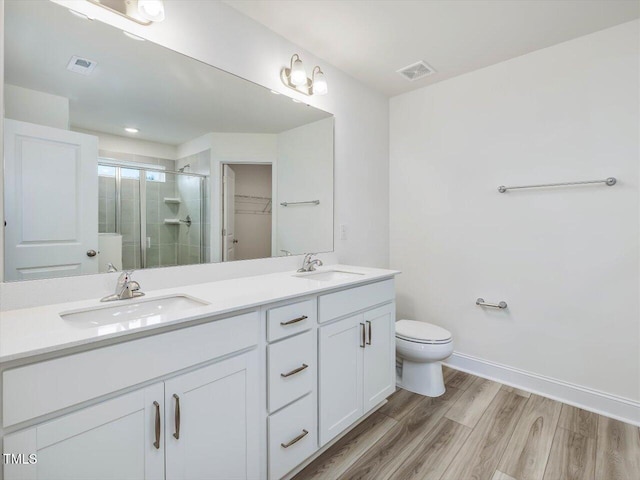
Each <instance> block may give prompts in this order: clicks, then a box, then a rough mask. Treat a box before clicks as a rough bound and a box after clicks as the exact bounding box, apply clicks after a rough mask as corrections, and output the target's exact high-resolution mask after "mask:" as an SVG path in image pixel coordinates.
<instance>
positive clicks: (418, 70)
mask: <svg viewBox="0 0 640 480" xmlns="http://www.w3.org/2000/svg"><path fill="white" fill-rule="evenodd" d="M396 71H397V72H398V73H399V74H400V75H402V76H403V77H404V78H406V79H407V80H409V81H410V82H413V81H414V80H418V79H420V78H423V77H428V76H429V75H432V74H434V73H436V69H435V68H433V67H432V66H430V65H428V64H427V63H426V62H423V61H422V60H421V61H419V62H416V63H413V64H411V65H409V66H406V67H404V68H401V69H400V70H396Z"/></svg>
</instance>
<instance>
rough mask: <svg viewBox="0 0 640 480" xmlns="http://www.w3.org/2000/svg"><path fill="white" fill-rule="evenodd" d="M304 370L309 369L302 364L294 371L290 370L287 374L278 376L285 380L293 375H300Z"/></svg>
mask: <svg viewBox="0 0 640 480" xmlns="http://www.w3.org/2000/svg"><path fill="white" fill-rule="evenodd" d="M306 368H309V365H307V364H306V363H303V364H302V366H301V367H298V368H296V369H295V370H291V371H290V372H289V373H281V374H280V376H281V377H284V378H287V377H290V376H291V375H295V374H296V373H300V372H301V371H303V370H304V369H306Z"/></svg>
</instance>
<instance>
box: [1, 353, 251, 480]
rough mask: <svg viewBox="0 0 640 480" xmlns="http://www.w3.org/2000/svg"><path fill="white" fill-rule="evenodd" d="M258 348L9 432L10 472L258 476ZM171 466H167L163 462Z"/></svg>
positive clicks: (148, 478)
mask: <svg viewBox="0 0 640 480" xmlns="http://www.w3.org/2000/svg"><path fill="white" fill-rule="evenodd" d="M257 394H258V371H257V354H256V352H255V351H253V352H248V353H245V354H241V355H237V356H235V357H232V358H230V359H227V360H223V361H220V362H218V363H214V364H212V365H208V366H206V367H202V368H199V369H197V370H194V371H192V372H189V373H185V374H182V375H179V376H176V377H174V378H171V379H168V380H166V381H165V382H160V383H156V384H153V385H151V386H149V387H146V388H142V389H140V390H136V391H134V392H132V393H128V394H125V395H122V396H120V397H116V398H114V399H111V400H107V401H104V402H101V403H98V404H97V405H94V406H91V407H88V408H85V409H82V410H79V411H77V412H74V413H71V414H69V415H65V416H62V417H60V418H57V419H55V420H52V421H50V422H44V423H42V424H40V425H37V426H35V427H32V428H29V429H27V430H22V431H20V432H17V433H14V434H11V435H7V436H6V437H5V439H4V450H5V452H19V453H24V454H25V455H28V454H30V453H35V454H37V463H35V464H33V465H29V466H28V467H25V466H24V465H16V466H13V465H8V466H5V472H4V473H5V480H17V479H20V480H23V479H24V480H27V479H29V480H31V479H42V480H55V479H60V480H74V479H77V480H87V479H91V480H102V479H104V480H114V479H131V480H156V479H158V480H161V479H164V478H167V479H171V480H191V479H196V478H206V479H211V480H234V479H255V478H258V476H259V474H258V467H259V465H258V456H259V451H258V450H259V438H258V435H259V428H258V421H259V420H258V409H257V408H255V401H254V400H253V399H256V398H257ZM165 466H166V470H165Z"/></svg>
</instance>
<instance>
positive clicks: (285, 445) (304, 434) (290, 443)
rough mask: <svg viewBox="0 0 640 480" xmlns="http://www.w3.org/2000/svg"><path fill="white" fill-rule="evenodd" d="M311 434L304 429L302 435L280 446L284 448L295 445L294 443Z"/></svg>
mask: <svg viewBox="0 0 640 480" xmlns="http://www.w3.org/2000/svg"><path fill="white" fill-rule="evenodd" d="M308 434H309V432H308V431H306V430H304V429H303V430H302V433H301V434H300V435H298V436H297V437H296V438H294V439H293V440H291V441H290V442H289V443H281V444H280V446H281V447H282V448H289V447H290V446H291V445H293V444H294V443H298V442H299V441H300V440H302V439H303V438H304V437H306V436H307V435H308Z"/></svg>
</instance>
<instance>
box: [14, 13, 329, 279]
mask: <svg viewBox="0 0 640 480" xmlns="http://www.w3.org/2000/svg"><path fill="white" fill-rule="evenodd" d="M4 20H5V29H4V35H5V78H4V81H5V120H4V122H5V123H4V163H5V179H4V182H5V183H4V200H5V221H6V226H5V232H4V235H5V251H4V258H5V271H4V279H5V280H7V281H13V280H29V279H39V278H51V277H60V276H70V275H79V274H86V273H98V272H106V271H108V270H113V269H118V270H120V269H136V268H150V267H164V266H174V265H189V264H195V263H204V262H220V261H230V260H244V259H253V258H263V257H270V256H281V255H289V254H300V253H304V252H309V251H313V252H325V251H330V250H332V249H333V116H332V115H331V114H328V113H326V112H323V111H321V110H318V109H315V108H312V107H310V106H308V105H305V104H302V103H296V102H292V101H291V99H290V98H288V97H286V96H284V95H274V94H273V93H272V92H270V91H269V90H267V89H265V88H263V87H260V86H258V85H255V84H253V83H251V82H248V81H246V80H243V79H241V78H238V77H236V76H234V75H231V74H229V73H226V72H223V71H221V70H219V69H217V68H214V67H212V66H210V65H206V64H204V63H201V62H199V61H196V60H194V59H192V58H189V57H186V56H184V55H181V54H178V53H176V52H174V51H172V50H169V49H166V48H164V47H161V46H159V45H156V44H153V43H151V42H148V41H139V40H136V39H135V38H132V37H131V36H127V35H123V32H122V31H120V30H118V29H116V28H114V27H111V26H108V25H106V24H103V23H100V22H98V21H89V20H87V19H83V18H79V17H78V16H75V15H72V14H71V13H70V12H69V10H67V9H66V8H64V7H62V6H59V5H57V4H54V3H52V2H49V1H46V0H42V1H29V2H22V1H8V2H5V19H4Z"/></svg>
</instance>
